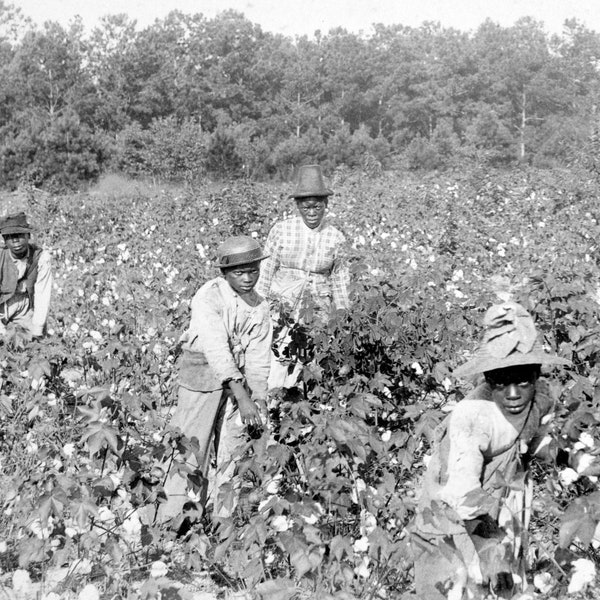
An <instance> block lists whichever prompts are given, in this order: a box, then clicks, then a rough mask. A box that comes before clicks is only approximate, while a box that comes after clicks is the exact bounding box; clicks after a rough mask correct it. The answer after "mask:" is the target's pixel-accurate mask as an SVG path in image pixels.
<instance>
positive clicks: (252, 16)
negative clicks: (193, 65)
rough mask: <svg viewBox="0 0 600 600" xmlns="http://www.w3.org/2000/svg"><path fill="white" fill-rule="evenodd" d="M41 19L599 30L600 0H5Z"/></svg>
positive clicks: (307, 27)
mask: <svg viewBox="0 0 600 600" xmlns="http://www.w3.org/2000/svg"><path fill="white" fill-rule="evenodd" d="M6 1H7V3H8V4H12V5H13V6H17V7H19V8H21V10H22V12H23V13H24V14H25V15H26V16H29V17H30V18H32V19H33V20H34V21H35V22H36V23H38V24H42V23H43V22H44V21H47V20H51V21H58V22H60V23H61V24H63V25H67V24H68V22H69V21H70V20H71V19H72V18H73V17H74V16H76V15H80V16H81V17H82V19H83V23H84V25H85V26H86V28H88V29H91V28H92V27H93V26H94V25H95V24H96V23H97V22H98V19H99V18H100V17H102V16H104V15H107V14H118V13H126V14H127V15H129V17H130V18H131V19H135V20H136V21H137V23H138V27H140V28H141V27H145V26H147V25H151V24H152V23H153V22H154V20H155V19H157V18H158V19H160V18H163V17H165V16H166V15H167V14H168V13H169V12H170V11H171V10H180V11H181V12H184V13H188V14H194V13H201V14H202V15H204V16H205V17H207V18H212V17H214V16H215V15H217V14H218V13H219V12H221V11H223V10H225V9H228V8H231V9H235V10H237V11H239V12H242V13H244V15H245V16H246V18H248V19H249V20H250V21H252V22H253V23H258V24H259V25H261V27H262V29H263V30H265V31H270V32H273V33H282V34H284V35H286V36H290V37H294V36H296V35H308V36H312V35H313V34H314V32H315V31H316V30H317V29H319V30H321V32H322V33H327V32H328V31H329V30H330V29H332V28H334V27H343V28H345V29H346V30H348V31H352V32H355V33H359V32H363V33H364V34H367V35H368V34H369V33H371V32H372V28H371V25H372V24H373V23H383V24H385V25H392V24H402V25H408V26H411V27H418V26H419V25H421V24H422V23H423V22H424V21H435V22H439V23H441V25H442V26H444V27H453V28H456V29H461V30H463V31H468V30H473V29H476V28H477V26H478V25H479V24H481V23H482V22H483V21H485V19H486V18H489V19H491V20H492V21H494V22H496V23H499V24H500V25H502V26H510V25H513V24H514V23H515V21H516V20H517V19H519V18H520V17H523V16H531V17H534V18H535V19H536V20H538V21H542V22H543V23H544V26H545V29H546V31H548V32H550V33H561V31H562V25H563V23H564V21H565V19H569V18H573V17H574V18H576V19H578V20H579V21H580V22H582V23H583V24H585V25H586V26H587V27H588V28H589V29H593V30H594V31H600V2H599V0H6Z"/></svg>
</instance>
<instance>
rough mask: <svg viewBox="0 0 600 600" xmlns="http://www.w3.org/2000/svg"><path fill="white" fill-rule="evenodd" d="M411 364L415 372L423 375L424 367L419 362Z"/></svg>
mask: <svg viewBox="0 0 600 600" xmlns="http://www.w3.org/2000/svg"><path fill="white" fill-rule="evenodd" d="M410 366H411V369H412V370H413V371H414V372H415V375H423V368H422V367H421V365H420V364H419V363H418V362H416V361H415V362H414V363H413V364H412V365H410Z"/></svg>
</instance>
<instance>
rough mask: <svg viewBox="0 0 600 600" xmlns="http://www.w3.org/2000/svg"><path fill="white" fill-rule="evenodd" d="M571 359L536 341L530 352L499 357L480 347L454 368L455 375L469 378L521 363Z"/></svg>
mask: <svg viewBox="0 0 600 600" xmlns="http://www.w3.org/2000/svg"><path fill="white" fill-rule="evenodd" d="M570 364H571V361H569V360H567V359H566V358H561V357H560V356H556V355H554V354H549V353H548V352H545V351H544V348H543V347H542V345H541V344H540V343H539V342H536V343H535V344H534V346H533V348H532V349H531V351H530V352H527V353H523V352H519V351H518V350H515V351H514V352H511V353H510V354H509V355H508V356H505V357H503V358H499V357H497V356H493V355H492V354H491V353H490V352H489V349H488V347H487V346H485V345H484V346H482V347H480V348H479V349H478V350H477V351H476V352H475V354H474V355H473V357H472V358H471V359H469V360H468V361H467V362H466V363H465V364H463V365H461V366H460V367H457V368H456V369H454V375H455V376H456V377H460V378H469V377H472V376H474V375H480V374H481V373H486V372H488V371H494V370H496V369H505V368H507V367H517V366H520V365H562V366H567V365H570Z"/></svg>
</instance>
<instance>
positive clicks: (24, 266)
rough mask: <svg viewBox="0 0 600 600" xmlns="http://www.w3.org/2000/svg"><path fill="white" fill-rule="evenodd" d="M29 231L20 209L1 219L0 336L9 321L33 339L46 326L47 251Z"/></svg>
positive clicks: (49, 271)
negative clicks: (34, 240)
mask: <svg viewBox="0 0 600 600" xmlns="http://www.w3.org/2000/svg"><path fill="white" fill-rule="evenodd" d="M31 231H32V229H31V226H30V225H29V223H28V221H27V216H26V215H25V213H23V212H20V213H16V214H11V215H8V216H5V217H4V218H3V219H1V220H0V234H1V235H2V239H3V240H4V247H3V248H0V335H3V334H5V333H6V331H7V329H6V328H7V326H8V325H9V323H11V324H13V325H15V326H17V327H21V328H23V329H24V330H25V331H26V332H27V334H28V335H29V336H31V337H33V338H37V337H41V336H42V335H43V333H44V329H45V327H46V321H47V319H48V311H49V309H50V296H51V292H52V267H51V262H50V253H49V252H48V251H47V250H43V249H42V248H40V247H39V246H37V245H36V244H33V243H32V242H31Z"/></svg>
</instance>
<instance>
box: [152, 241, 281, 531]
mask: <svg viewBox="0 0 600 600" xmlns="http://www.w3.org/2000/svg"><path fill="white" fill-rule="evenodd" d="M265 258H266V255H265V254H264V253H263V252H262V250H261V248H260V245H259V244H258V243H257V242H256V241H255V240H253V239H252V238H249V237H245V236H238V237H232V238H229V239H227V240H226V241H225V242H223V243H222V244H221V246H220V247H219V250H218V264H217V266H218V267H219V268H220V269H221V276H220V277H217V278H215V279H212V280H210V281H208V282H207V283H205V284H204V285H203V286H202V287H201V288H200V289H199V290H198V291H197V292H196V295H195V296H194V298H193V300H192V316H191V321H190V325H189V327H188V329H187V331H186V332H185V333H184V334H183V336H182V338H181V340H182V342H183V356H182V360H181V363H180V370H179V399H178V403H177V408H176V409H175V412H174V414H173V418H172V420H171V424H172V425H173V426H174V427H178V428H179V429H180V430H181V431H182V433H184V434H185V435H186V436H187V437H189V438H190V439H194V438H195V441H196V442H197V450H196V452H195V456H193V457H192V458H191V459H189V461H188V463H187V464H186V465H185V466H184V468H183V469H182V474H181V475H179V474H172V476H171V477H170V478H169V479H168V481H167V484H166V485H165V492H166V493H167V497H168V499H167V502H166V503H164V504H161V505H160V507H159V512H158V516H159V518H160V520H162V521H165V520H167V519H170V518H173V517H178V516H182V512H183V507H184V505H185V504H186V502H189V500H190V498H189V497H188V495H187V490H188V487H189V486H188V484H187V475H186V472H187V474H189V475H191V478H192V479H193V478H194V475H196V474H197V471H199V472H200V474H201V475H202V481H203V489H202V490H201V491H200V507H199V508H201V509H202V508H203V505H204V503H205V501H206V493H207V489H206V488H207V475H208V467H209V464H210V456H211V452H210V448H211V443H213V442H215V441H218V444H215V445H216V446H217V449H216V450H217V473H216V477H215V483H214V490H215V493H216V492H218V491H219V488H220V487H221V485H222V484H223V483H224V482H226V481H227V480H229V479H230V478H231V476H232V474H233V471H234V468H235V464H234V461H235V449H236V446H237V445H238V444H239V442H240V438H241V436H242V434H243V430H244V428H245V427H246V426H251V427H261V426H262V419H261V411H260V409H259V406H260V404H261V403H264V401H265V399H266V395H267V378H268V375H269V368H270V356H271V354H270V352H271V319H270V316H269V306H268V304H267V302H266V301H265V300H264V298H262V296H260V295H259V294H258V293H257V292H256V291H255V289H254V287H255V286H256V282H257V281H258V277H259V274H260V264H261V261H263V260H264V259H265ZM232 508H233V506H232V505H231V504H230V505H229V506H223V505H222V504H220V501H219V500H218V499H216V498H215V513H218V514H220V516H227V514H228V513H229V512H230V511H231V509H232Z"/></svg>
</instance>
